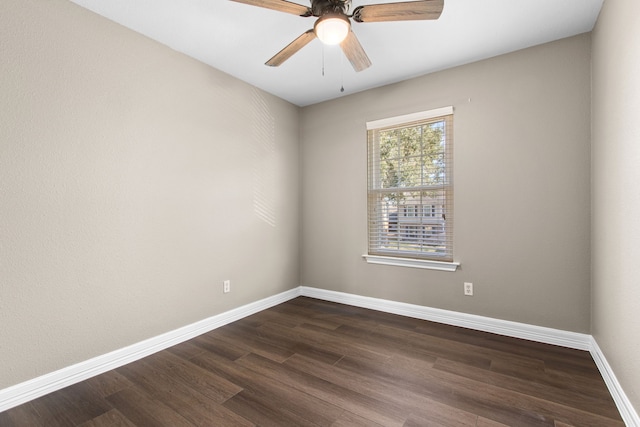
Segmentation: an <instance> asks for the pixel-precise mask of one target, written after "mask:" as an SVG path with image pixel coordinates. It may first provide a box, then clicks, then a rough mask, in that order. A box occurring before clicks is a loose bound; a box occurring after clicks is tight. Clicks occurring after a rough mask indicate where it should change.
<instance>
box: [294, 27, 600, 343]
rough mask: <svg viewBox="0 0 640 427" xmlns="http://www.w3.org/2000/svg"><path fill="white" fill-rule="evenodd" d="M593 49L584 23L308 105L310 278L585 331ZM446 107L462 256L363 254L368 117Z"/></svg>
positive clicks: (307, 281)
mask: <svg viewBox="0 0 640 427" xmlns="http://www.w3.org/2000/svg"><path fill="white" fill-rule="evenodd" d="M590 47H591V46H590V36H589V35H580V36H576V37H573V38H569V39H564V40H560V41H557V42H553V43H549V44H546V45H542V46H537V47H533V48H529V49H526V50H522V51H519V52H515V53H512V54H508V55H504V56H500V57H496V58H493V59H489V60H486V61H482V62H477V63H473V64H470V65H465V66H461V67H458V68H454V69H450V70H446V71H442V72H439V73H434V74H430V75H427V76H423V77H419V78H416V79H413V80H409V81H405V82H402V83H399V84H394V85H390V86H386V87H382V88H379V89H374V90H369V91H366V92H363V93H360V94H355V95H352V96H347V97H344V98H342V99H338V100H334V101H329V102H325V103H322V104H317V105H314V106H310V107H306V108H304V109H303V110H302V113H301V135H302V146H301V150H302V151H301V153H302V155H301V174H302V181H303V190H304V191H303V195H302V230H303V237H302V264H301V268H302V270H301V283H302V284H303V285H307V286H314V287H319V288H326V289H330V290H336V291H343V292H349V293H353V294H358V295H366V296H371V297H377V298H385V299H390V300H394V301H402V302H407V303H413V304H419V305H425V306H430V307H437V308H443V309H448V310H455V311H460V312H466V313H473V314H478V315H483V316H489V317H495V318H499V319H507V320H512V321H518V322H524V323H529V324H534V325H541V326H548V327H553V328H559V329H564V330H570V331H576V332H585V333H586V332H589V328H590V267H589V261H590V248H589V244H590V240H589V228H590V225H589V224H590V212H589V211H590V191H589V180H590V160H589V159H590V152H589V150H590ZM374 66H375V65H374ZM469 100H470V101H469ZM448 105H453V106H454V108H455V113H454V139H455V142H454V156H455V165H454V168H455V173H454V183H455V184H454V185H455V190H454V191H455V199H454V202H455V208H454V217H455V220H454V223H455V256H454V258H455V260H456V261H459V262H460V263H461V268H460V269H459V271H457V272H455V273H447V272H437V271H430V270H420V269H412V268H404V267H392V266H379V265H369V264H366V262H365V261H364V260H363V259H362V258H361V255H362V254H364V253H366V251H367V230H366V218H367V216H366V131H365V122H366V121H368V120H375V119H381V118H385V117H392V116H396V115H401V114H406V113H413V112H417V111H423V110H429V109H432V108H438V107H443V106H448ZM465 281H470V282H473V283H474V288H475V289H474V290H475V296H473V297H465V296H463V291H462V286H463V282H465Z"/></svg>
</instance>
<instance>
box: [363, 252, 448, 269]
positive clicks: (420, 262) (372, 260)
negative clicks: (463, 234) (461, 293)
mask: <svg viewBox="0 0 640 427" xmlns="http://www.w3.org/2000/svg"><path fill="white" fill-rule="evenodd" d="M362 257H363V258H364V259H365V260H366V261H367V263H369V264H382V265H395V266H397V267H412V268H426V269H429V270H440V271H456V269H457V268H458V266H459V265H460V263H459V262H442V261H431V260H426V259H412V258H396V257H390V256H379V255H362Z"/></svg>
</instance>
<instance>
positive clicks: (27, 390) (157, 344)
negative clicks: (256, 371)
mask: <svg viewBox="0 0 640 427" xmlns="http://www.w3.org/2000/svg"><path fill="white" fill-rule="evenodd" d="M300 295H302V296H307V297H311V298H316V299H321V300H325V301H332V302H337V303H341V304H348V305H352V306H355V307H362V308H369V309H372V310H377V311H382V312H386V313H393V314H398V315H401V316H407V317H413V318H417V319H423V320H430V321H433V322H438V323H444V324H448V325H453V326H461V327H464V328H469V329H475V330H479V331H484V332H491V333H495V334H499V335H505V336H510V337H514V338H522V339H527V340H531V341H537V342H542V343H546V344H553V345H559V346H563V347H568V348H574V349H578V350H587V351H589V352H590V353H591V356H592V357H593V359H594V361H595V363H596V366H597V367H598V369H599V370H600V374H601V375H602V377H603V379H604V381H605V383H606V385H607V387H608V388H609V392H610V393H611V396H612V398H613V400H614V401H615V403H616V405H617V407H618V410H619V411H620V415H621V416H622V419H623V420H624V422H625V423H626V425H627V426H629V427H640V418H639V417H638V413H637V412H636V411H635V409H634V408H633V406H632V405H631V402H630V401H629V399H628V398H627V396H626V394H625V393H624V390H623V389H622V387H621V385H620V383H619V382H618V380H617V378H616V376H615V374H614V373H613V370H612V369H611V367H610V366H609V364H608V362H607V360H606V358H605V356H604V354H603V353H602V351H601V350H600V347H598V344H597V343H596V341H595V339H594V338H593V337H592V336H591V335H587V334H580V333H576V332H568V331H563V330H559V329H553V328H545V327H542V326H534V325H528V324H525V323H518V322H511V321H506V320H500V319H493V318H490V317H484V316H477V315H473V314H467V313H460V312H455V311H449V310H442V309H437V308H431V307H425V306H419V305H415V304H407V303H402V302H396V301H389V300H384V299H379V298H371V297H364V296H360V295H353V294H347V293H343V292H335V291H329V290H325V289H318V288H312V287H308V286H300V287H298V288H295V289H291V290H289V291H286V292H283V293H280V294H277V295H274V296H271V297H268V298H265V299H262V300H260V301H256V302H253V303H250V304H247V305H244V306H242V307H238V308H236V309H233V310H230V311H227V312H225V313H221V314H219V315H216V316H212V317H210V318H208V319H204V320H201V321H199V322H196V323H193V324H191V325H187V326H184V327H182V328H179V329H176V330H174V331H171V332H167V333H166V334H162V335H159V336H157V337H154V338H150V339H148V340H144V341H141V342H139V343H136V344H133V345H131V346H128V347H124V348H122V349H119V350H116V351H112V352H110V353H107V354H104V355H101V356H98V357H95V358H93V359H89V360H87V361H84V362H80V363H77V364H75V365H72V366H69V367H66V368H63V369H60V370H58V371H55V372H51V373H49V374H45V375H42V376H40V377H37V378H34V379H32V380H28V381H25V382H23V383H20V384H16V385H14V386H11V387H8V388H5V389H3V390H0V412H2V411H6V410H8V409H11V408H13V407H15V406H18V405H20V404H23V403H25V402H28V401H30V400H33V399H36V398H38V397H40V396H43V395H45V394H47V393H51V392H54V391H56V390H60V389H61V388H64V387H66V386H69V385H71V384H75V383H77V382H80V381H84V380H86V379H88V378H91V377H93V376H96V375H99V374H102V373H104V372H107V371H110V370H112V369H115V368H118V367H120V366H123V365H126V364H127V363H131V362H134V361H136V360H138V359H141V358H143V357H146V356H149V355H151V354H153V353H156V352H158V351H161V350H164V349H166V348H168V347H171V346H173V345H176V344H179V343H181V342H184V341H187V340H190V339H191V338H194V337H196V336H198V335H201V334H204V333H206V332H209V331H212V330H214V329H216V328H219V327H221V326H224V325H226V324H228V323H231V322H235V321H236V320H240V319H242V318H244V317H247V316H250V315H252V314H255V313H257V312H260V311H262V310H265V309H267V308H269V307H273V306H275V305H278V304H281V303H283V302H286V301H289V300H291V299H293V298H296V297H297V296H300Z"/></svg>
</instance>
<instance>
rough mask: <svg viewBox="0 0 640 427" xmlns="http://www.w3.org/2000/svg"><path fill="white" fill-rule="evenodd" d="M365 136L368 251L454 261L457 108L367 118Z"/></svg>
mask: <svg viewBox="0 0 640 427" xmlns="http://www.w3.org/2000/svg"><path fill="white" fill-rule="evenodd" d="M367 139H368V175H369V176H368V192H367V193H368V222H369V255H368V256H379V257H394V258H413V259H416V260H430V261H436V262H437V261H440V262H443V263H452V261H453V222H452V219H453V183H452V175H453V159H452V155H453V108H452V107H446V108H440V109H437V110H432V111H426V112H423V113H416V114H410V115H407V116H401V117H394V118H391V119H383V120H377V121H375V122H368V123H367ZM365 257H367V256H365ZM367 259H368V258H367ZM413 264H415V262H414V263H413ZM452 264H456V263H452ZM456 265H457V264H456ZM411 266H417V265H411ZM427 268H429V267H427ZM453 270H455V267H454V268H453Z"/></svg>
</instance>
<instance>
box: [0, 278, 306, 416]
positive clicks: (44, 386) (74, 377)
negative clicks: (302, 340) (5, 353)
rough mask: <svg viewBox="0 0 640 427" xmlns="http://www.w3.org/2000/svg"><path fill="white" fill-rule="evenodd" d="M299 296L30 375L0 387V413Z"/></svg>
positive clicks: (235, 311)
mask: <svg viewBox="0 0 640 427" xmlns="http://www.w3.org/2000/svg"><path fill="white" fill-rule="evenodd" d="M299 295H300V288H295V289H291V290H289V291H286V292H282V293H280V294H277V295H274V296H271V297H268V298H265V299H262V300H260V301H256V302H253V303H250V304H247V305H243V306H242V307H238V308H235V309H233V310H229V311H227V312H224V313H221V314H218V315H216V316H212V317H209V318H208V319H204V320H201V321H199V322H195V323H192V324H191V325H187V326H184V327H182V328H179V329H176V330H174V331H171V332H167V333H165V334H162V335H158V336H156V337H153V338H150V339H147V340H144V341H140V342H138V343H136V344H133V345H130V346H127V347H124V348H121V349H119V350H115V351H112V352H110V353H107V354H103V355H101V356H98V357H94V358H92V359H89V360H86V361H84V362H80V363H77V364H75V365H71V366H68V367H66V368H62V369H60V370H57V371H54V372H51V373H48V374H45V375H42V376H40V377H36V378H33V379H31V380H28V381H25V382H23V383H20V384H16V385H14V386H11V387H8V388H5V389H2V390H0V412H3V411H6V410H7V409H11V408H13V407H15V406H18V405H21V404H23V403H26V402H28V401H30V400H33V399H36V398H38V397H40V396H44V395H45V394H48V393H51V392H54V391H56V390H60V389H62V388H64V387H67V386H69V385H71V384H75V383H78V382H80V381H84V380H86V379H88V378H91V377H94V376H96V375H99V374H102V373H104V372H107V371H110V370H112V369H115V368H118V367H120V366H123V365H126V364H127V363H131V362H134V361H136V360H138V359H142V358H143V357H146V356H149V355H151V354H153V353H156V352H158V351H161V350H164V349H166V348H169V347H171V346H173V345H176V344H179V343H181V342H184V341H187V340H190V339H191V338H194V337H197V336H198V335H202V334H204V333H206V332H209V331H212V330H214V329H216V328H219V327H221V326H224V325H226V324H228V323H231V322H235V321H236V320H240V319H242V318H244V317H247V316H250V315H252V314H254V313H257V312H259V311H262V310H265V309H267V308H269V307H273V306H275V305H278V304H281V303H283V302H285V301H288V300H290V299H293V298H296V297H297V296H299Z"/></svg>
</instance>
